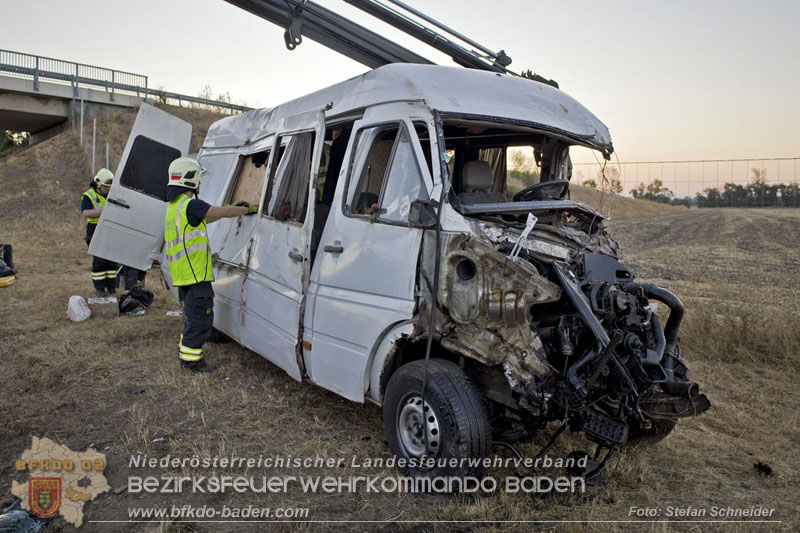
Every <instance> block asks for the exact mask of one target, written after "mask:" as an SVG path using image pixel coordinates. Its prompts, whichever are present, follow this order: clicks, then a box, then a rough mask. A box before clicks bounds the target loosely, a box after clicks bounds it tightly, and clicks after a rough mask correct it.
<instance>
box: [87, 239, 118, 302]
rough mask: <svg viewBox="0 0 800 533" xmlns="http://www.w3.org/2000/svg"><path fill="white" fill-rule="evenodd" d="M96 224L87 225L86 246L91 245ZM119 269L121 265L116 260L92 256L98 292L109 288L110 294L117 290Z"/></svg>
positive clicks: (93, 282) (95, 284)
mask: <svg viewBox="0 0 800 533" xmlns="http://www.w3.org/2000/svg"><path fill="white" fill-rule="evenodd" d="M96 226H97V225H96V224H87V225H86V238H85V239H84V240H85V241H86V246H89V244H91V242H92V237H93V236H94V230H95V228H96ZM117 270H119V265H118V264H117V263H115V262H114V261H109V260H108V259H103V258H102V257H95V256H92V285H94V290H95V291H97V292H98V293H100V292H105V290H106V289H108V292H109V294H111V293H114V292H117Z"/></svg>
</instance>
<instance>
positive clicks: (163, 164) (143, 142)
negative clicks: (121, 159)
mask: <svg viewBox="0 0 800 533" xmlns="http://www.w3.org/2000/svg"><path fill="white" fill-rule="evenodd" d="M180 156H181V153H180V152H179V151H178V150H176V149H175V148H172V147H171V146H167V145H166V144H161V143H160V142H158V141H154V140H153V139H148V138H147V137H145V136H143V135H138V136H137V137H136V138H135V139H134V140H133V146H132V147H131V152H130V154H129V155H128V160H127V161H126V162H125V168H124V169H122V176H121V177H120V180H119V182H120V184H121V185H122V186H123V187H126V188H128V189H132V190H134V191H139V192H141V193H144V194H146V195H148V196H152V197H154V198H158V199H159V200H164V199H165V198H166V197H167V183H168V181H169V180H168V179H167V175H168V172H167V171H168V169H169V164H170V163H172V161H174V160H175V159H177V158H178V157H180Z"/></svg>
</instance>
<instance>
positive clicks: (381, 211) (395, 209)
mask: <svg viewBox="0 0 800 533" xmlns="http://www.w3.org/2000/svg"><path fill="white" fill-rule="evenodd" d="M369 142H371V143H372V144H371V146H370V147H369V152H368V154H367V156H366V158H365V159H364V160H363V163H362V164H361V167H360V170H358V169H356V171H357V172H358V173H359V175H358V182H357V183H358V186H357V187H355V189H354V191H353V192H350V191H348V198H349V199H350V203H349V205H348V206H346V211H347V212H348V214H350V215H356V216H358V215H361V216H374V217H376V218H377V219H378V220H384V221H388V222H407V221H408V213H409V210H410V207H411V203H412V202H413V201H414V200H417V199H423V200H427V199H428V191H427V190H426V188H425V185H424V181H423V179H422V170H421V168H420V162H419V161H418V160H417V157H416V154H415V153H414V148H413V146H412V144H411V142H412V141H411V137H410V136H409V134H408V132H407V131H406V129H405V127H404V126H400V125H390V126H376V127H372V128H365V129H363V130H361V131H360V132H359V138H358V141H357V145H356V146H357V147H358V148H357V151H358V152H359V153H363V151H364V150H365V148H366V144H367V143H369ZM352 178H353V177H351V179H352Z"/></svg>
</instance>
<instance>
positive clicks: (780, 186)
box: [572, 157, 800, 207]
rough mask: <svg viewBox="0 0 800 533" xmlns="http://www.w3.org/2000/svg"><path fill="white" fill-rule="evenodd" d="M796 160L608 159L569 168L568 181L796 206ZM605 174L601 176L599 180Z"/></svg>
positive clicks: (712, 201)
mask: <svg viewBox="0 0 800 533" xmlns="http://www.w3.org/2000/svg"><path fill="white" fill-rule="evenodd" d="M798 162H800V158H797V157H784V158H760V159H759V158H754V159H706V160H687V161H631V162H619V163H617V162H614V163H611V162H609V163H608V164H607V165H606V167H605V171H604V172H605V175H604V174H603V170H602V167H601V165H599V164H597V163H578V164H575V165H574V166H573V178H572V179H573V182H574V183H579V184H582V185H589V186H596V187H597V188H600V189H605V190H612V191H613V192H616V193H619V194H623V195H625V196H634V197H640V198H646V199H649V200H654V201H658V202H664V203H679V204H683V205H691V206H694V205H697V206H699V207H800V180H798V166H799V163H798ZM604 178H605V179H604Z"/></svg>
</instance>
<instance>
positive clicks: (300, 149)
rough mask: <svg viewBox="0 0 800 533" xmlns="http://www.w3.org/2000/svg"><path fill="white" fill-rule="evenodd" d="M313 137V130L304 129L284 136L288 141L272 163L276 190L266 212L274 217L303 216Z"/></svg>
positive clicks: (298, 218)
mask: <svg viewBox="0 0 800 533" xmlns="http://www.w3.org/2000/svg"><path fill="white" fill-rule="evenodd" d="M314 136H315V135H314V132H313V131H308V132H303V133H298V134H295V135H289V136H286V137H284V138H286V139H287V140H288V143H287V144H286V151H285V153H284V154H283V156H282V157H281V158H280V161H278V162H277V163H273V167H275V165H276V164H277V171H276V172H277V174H276V180H275V183H276V184H277V186H278V191H277V193H276V195H275V201H274V203H273V205H272V211H271V213H270V215H271V216H273V217H275V218H277V219H278V220H292V221H294V222H303V221H304V220H305V218H306V210H307V208H308V184H309V181H310V180H311V164H312V161H311V157H312V155H313V151H314ZM284 138H282V139H281V141H283V139H284ZM281 144H283V143H282V142H281Z"/></svg>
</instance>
